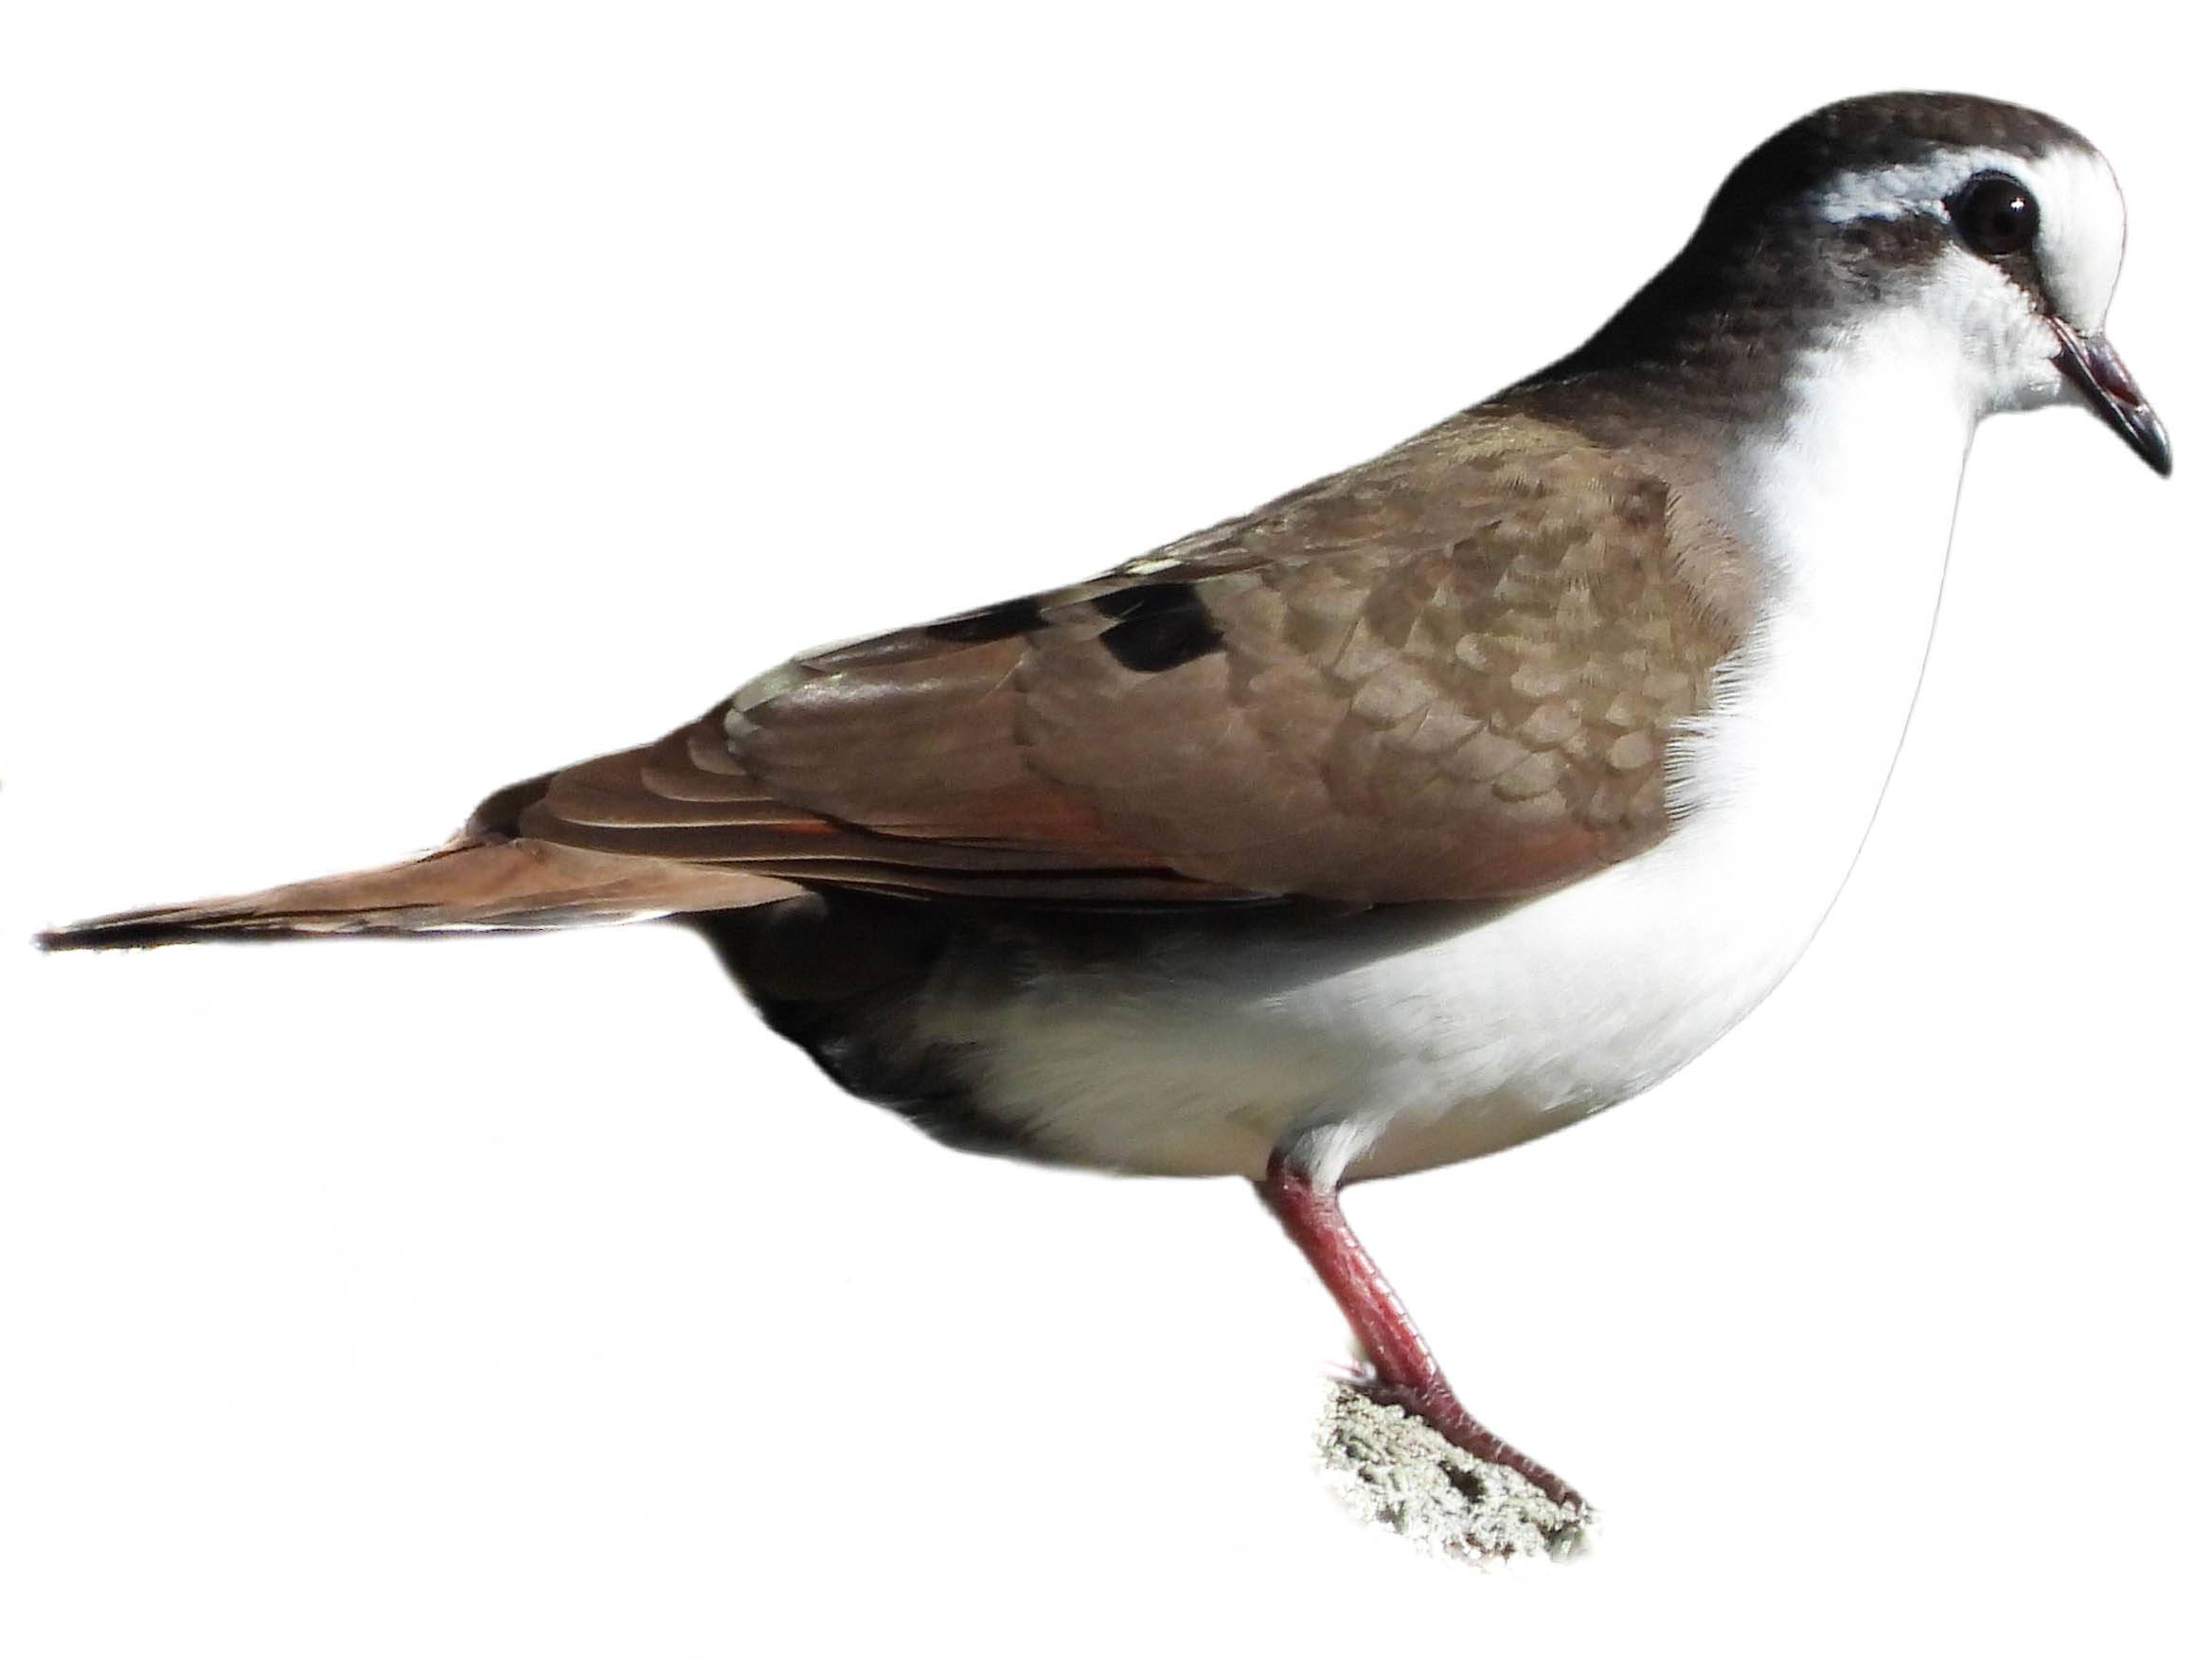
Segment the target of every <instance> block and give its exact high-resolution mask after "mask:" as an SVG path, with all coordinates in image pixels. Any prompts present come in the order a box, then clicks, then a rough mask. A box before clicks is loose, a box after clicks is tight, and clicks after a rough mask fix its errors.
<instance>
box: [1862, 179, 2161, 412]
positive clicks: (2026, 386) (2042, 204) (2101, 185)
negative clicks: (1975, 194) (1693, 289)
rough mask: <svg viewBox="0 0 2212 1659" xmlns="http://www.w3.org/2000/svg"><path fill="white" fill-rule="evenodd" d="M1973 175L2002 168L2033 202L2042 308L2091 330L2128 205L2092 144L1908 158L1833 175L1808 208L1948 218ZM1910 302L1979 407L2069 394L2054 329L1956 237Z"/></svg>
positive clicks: (2105, 300) (2097, 324)
mask: <svg viewBox="0 0 2212 1659" xmlns="http://www.w3.org/2000/svg"><path fill="white" fill-rule="evenodd" d="M1982 172H1999V173H2006V174H2008V175H2010V176H2011V177H2012V178H2014V179H2017V180H2018V181H2019V182H2020V183H2021V184H2022V185H2023V186H2024V187H2025V188H2026V189H2027V191H2028V193H2029V194H2030V195H2031V196H2032V197H2033V198H2034V199H2035V202H2036V205H2037V207H2038V209H2039V210H2040V218H2041V223H2040V225H2039V227H2038V229H2037V232H2036V238H2035V241H2034V243H2033V246H2032V254H2033V257H2034V260H2035V265H2036V269H2037V270H2038V271H2039V272H2040V273H2041V275H2042V278H2043V293H2044V296H2045V297H2046V298H2047V299H2048V301H2049V305H2050V309H2051V311H2052V312H2055V313H2056V314H2057V315H2058V316H2059V317H2060V319H2061V320H2062V321H2064V322H2065V323H2067V324H2070V325H2071V326H2072V327H2073V328H2074V330H2076V331H2077V332H2078V333H2080V334H2083V335H2089V336H2095V335H2097V334H2100V333H2102V332H2103V330H2104V318H2105V311H2106V309H2107V308H2108V307H2109V306H2110V305H2111V303H2112V296H2113V289H2114V285H2115V284H2116V283H2117V282H2118V280H2119V275H2120V256H2121V253H2122V250H2123V249H2124V247H2125V245H2126V242H2127V210H2126V208H2125V207H2124V205H2122V203H2121V200H2120V187H2119V185H2118V183H2117V182H2116V181H2115V180H2114V177H2113V171H2112V169H2111V168H2110V167H2109V166H2108V165H2107V164H2106V162H2105V159H2104V157H2103V156H2101V155H2099V154H2097V153H2096V152H2095V151H2093V150H2086V149H2084V150H2061V151H2057V152H2053V153H2051V154H2049V155H2045V156H2043V157H2041V158H2039V159H2036V160H2032V161H2031V160H2028V159H2026V158H2025V157H2022V156H2018V155H2014V154H2011V153H2009V152H2005V151H1999V150H1956V151H1947V152H1944V153H1943V154H1941V155H1940V156H1938V157H1936V159H1934V160H1932V161H1929V162H1926V163H1923V164H1919V165H1918V166H1913V167H1897V168H1886V169H1881V170H1878V171H1872V172H1864V173H1855V174H1852V175H1850V176H1848V177H1846V178H1845V179H1842V180H1840V181H1838V182H1837V183H1836V184H1835V185H1834V186H1833V187H1831V188H1830V189H1829V190H1828V191H1827V192H1826V193H1825V194H1824V195H1823V196H1822V198H1821V200H1820V203H1819V210H1820V213H1821V216H1822V217H1823V218H1825V219H1827V220H1828V221H1829V222H1830V223H1838V224H1843V223H1852V222H1854V221H1859V220H1865V219H1901V218H1904V217H1906V216H1908V215H1918V216H1927V217H1932V218H1934V219H1936V220H1937V221H1939V222H1945V223H1948V220H1949V214H1948V212H1947V210H1946V208H1945V206H1944V203H1945V200H1946V199H1947V198H1949V197H1950V196H1952V195H1953V193H1954V192H1956V191H1957V190H1958V188H1959V187H1961V186H1962V185H1964V184H1965V183H1966V182H1967V180H1969V179H1971V178H1972V177H1973V176H1974V175H1975V174H1976V173H1982ZM1916 300H1917V303H1918V306H1919V307H1920V308H1921V309H1922V311H1923V313H1924V315H1926V317H1927V320H1928V321H1929V322H1930V323H1931V324H1932V325H1934V326H1933V327H1932V329H1931V330H1930V333H1931V334H1932V335H1933V336H1934V337H1936V338H1942V339H1950V340H1953V341H1955V342H1956V344H1957V347H1958V348H1959V350H1960V353H1961V356H1962V359H1963V362H1962V367H1963V369H1964V370H1965V373H1966V377H1967V380H1968V383H1969V384H1970V386H1971V389H1972V393H1973V396H1974V398H1975V401H1977V402H1978V403H1979V406H1980V412H1981V413H1984V414H1991V413H1995V412H1996V411H1998V410H2003V409H2029V408H2037V407H2040V406H2042V405H2043V404H2046V403H2053V402H2057V401H2060V400H2062V399H2066V398H2070V397H2072V396H2073V395H2074V392H2073V388H2072V387H2071V385H2070V384H2069V383H2068V382H2067V380H2066V379H2065V377H2064V376H2063V375H2061V374H2060V371H2059V369H2058V368H2057V366H2055V365H2054V363H2053V355H2054V353H2055V352H2056V350H2057V348H2058V342H2057V338H2056V336H2055V334H2054V332H2053V330H2052V327H2051V323H2050V320H2049V318H2048V317H2047V316H2045V315H2043V313H2042V312H2040V311H2039V309H2038V306H2037V301H2036V299H2035V296H2034V295H2032V294H2029V293H2028V292H2027V291H2026V290H2025V289H2024V288H2023V287H2022V286H2021V285H2020V284H2019V283H2018V282H2016V281H2014V280H2013V279H2012V277H2011V276H2008V275H2007V273H2006V271H2005V270H2004V269H2002V268H2001V267H2000V266H1998V265H1997V264H1995V263H1993V262H1992V261H1991V260H1989V259H1985V258H1983V257H1982V256H1981V255H1979V254H1977V253H1975V252H1974V251H1973V250H1972V249H1971V248H1970V247H1969V246H1968V245H1967V244H1966V242H1965V241H1963V240H1962V239H1957V238H1954V239H1953V241H1952V242H1951V243H1950V245H1949V246H1947V247H1946V248H1945V249H1944V251H1943V253H1942V254H1941V256H1940V257H1939V258H1938V259H1937V260H1936V265H1935V267H1934V269H1933V270H1932V271H1931V272H1930V273H1929V274H1928V276H1927V278H1926V281H1925V284H1924V286H1923V287H1922V288H1921V289H1920V290H1919V291H1918V294H1917V295H1916Z"/></svg>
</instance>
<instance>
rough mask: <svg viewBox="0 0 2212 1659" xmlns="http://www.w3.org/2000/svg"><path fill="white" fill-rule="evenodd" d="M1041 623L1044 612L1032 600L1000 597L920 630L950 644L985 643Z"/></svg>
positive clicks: (1011, 635)
mask: <svg viewBox="0 0 2212 1659" xmlns="http://www.w3.org/2000/svg"><path fill="white" fill-rule="evenodd" d="M1043 627H1044V611H1043V610H1042V609H1041V608H1040V607H1039V606H1038V603H1037V601H1036V600H1035V599H1004V600H1001V601H1000V602H999V603H998V604H995V605H986V606H985V607H984V608H983V609H982V610H980V611H963V612H962V613H961V614H960V615H957V616H947V617H946V618H945V619H944V620H943V621H942V622H932V623H931V624H930V625H929V626H928V627H927V628H925V629H923V630H922V632H923V633H926V634H928V635H929V636H930V637H931V638H932V639H942V640H946V641H949V642H950V643H952V644H954V645H989V644H990V643H991V642H992V641H994V640H1000V639H1011V638H1012V637H1013V636H1014V635H1015V634H1017V633H1036V632H1037V630H1039V629H1040V628H1043Z"/></svg>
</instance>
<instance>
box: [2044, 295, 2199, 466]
mask: <svg viewBox="0 0 2212 1659" xmlns="http://www.w3.org/2000/svg"><path fill="white" fill-rule="evenodd" d="M2051 330H2052V331H2053V332H2054V333H2056V334H2057V335H2058V337H2059V349H2058V352H2057V354H2056V355H2055V356H2054V357H2053V358H2052V359H2051V361H2052V362H2053V363H2055V364H2057V365H2058V366H2059V372H2060V374H2063V375H2064V376H2065V377H2066V378H2067V379H2068V380H2070V381H2072V382H2073V383H2074V384H2076V385H2078V386H2079V387H2080V388H2081V395H2082V396H2083V397H2085V398H2087V399H2088V400H2089V406H2090V407H2091V408H2092V409H2095V410H2096V412H2097V414H2098V415H2100V416H2102V417H2103V419H2104V423H2105V424H2106V425H2107V426H2109V427H2111V428H2112V429H2113V430H2114V432H2116V433H2118V434H2119V435H2120V436H2121V437H2124V438H2126V439H2127V440H2128V447H2129V448H2130V449H2132V450H2133V451H2134V452H2135V453H2136V454H2137V455H2141V456H2142V457H2143V458H2144V459H2145V460H2146V461H2148V462H2150V470H2151V471H2152V472H2154V473H2157V474H2158V475H2159V476H2160V477H2161V478H2166V477H2170V476H2171V475H2172V473H2173V446H2172V445H2171V444H2170V443H2168V442H2167V437H2166V427H2165V426H2164V425H2163V424H2162V423H2161V422H2160V420H2159V419H2158V413H2157V411H2156V410H2154V409H2152V408H2151V407H2150V402H2149V401H2148V400H2146V399H2145V398H2144V396H2143V388H2142V387H2141V386H2139V385H2137V384H2135V377H2134V376H2133V375H2132V374H2130V373H2129V372H2128V366H2127V365H2126V364H2124V363H2122V362H2121V361H2120V354H2119V353H2118V352H2116V351H2114V349H2113V348H2112V343H2111V342H2110V341H2108V340H2107V339H2106V338H2105V337H2104V336H2103V335H2102V334H2091V335H2088V336H2087V337H2084V336H2083V335H2082V334H2081V332H2080V331H2079V330H2077V329H2076V328H2075V327H2074V326H2073V325H2072V324H2070V323H2068V322H2066V321H2064V320H2063V319H2061V318H2059V317H2053V318H2052V319H2051Z"/></svg>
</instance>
